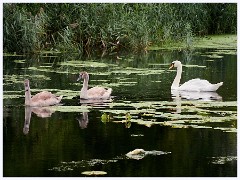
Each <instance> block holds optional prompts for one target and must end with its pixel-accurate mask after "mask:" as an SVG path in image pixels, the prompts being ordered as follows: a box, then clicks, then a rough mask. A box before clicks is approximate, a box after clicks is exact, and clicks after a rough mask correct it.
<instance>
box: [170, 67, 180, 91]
mask: <svg viewBox="0 0 240 180" xmlns="http://www.w3.org/2000/svg"><path fill="white" fill-rule="evenodd" d="M181 75H182V65H180V66H178V67H177V75H176V76H175V79H174V81H173V83H172V86H171V89H177V88H178V87H179V84H180V80H181Z"/></svg>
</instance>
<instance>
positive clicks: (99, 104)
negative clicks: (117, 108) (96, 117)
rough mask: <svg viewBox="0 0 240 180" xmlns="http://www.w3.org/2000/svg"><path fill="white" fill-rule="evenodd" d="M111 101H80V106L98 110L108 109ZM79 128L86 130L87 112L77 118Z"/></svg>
mask: <svg viewBox="0 0 240 180" xmlns="http://www.w3.org/2000/svg"><path fill="white" fill-rule="evenodd" d="M110 102H112V99H111V98H110V99H80V104H81V106H94V107H98V108H102V107H108V106H109V103H110ZM77 120H78V123H79V127H80V128H81V129H85V128H87V125H88V122H89V120H88V112H82V115H81V117H79V118H77Z"/></svg>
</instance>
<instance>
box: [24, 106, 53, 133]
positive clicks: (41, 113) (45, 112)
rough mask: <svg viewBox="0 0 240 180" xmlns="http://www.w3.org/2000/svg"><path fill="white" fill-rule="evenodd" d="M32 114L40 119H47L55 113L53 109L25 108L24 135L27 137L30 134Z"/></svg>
mask: <svg viewBox="0 0 240 180" xmlns="http://www.w3.org/2000/svg"><path fill="white" fill-rule="evenodd" d="M32 112H33V113H34V114H36V115H37V116H38V117H41V118H47V117H51V115H52V113H54V112H55V110H53V109H52V108H51V107H30V106H25V121H24V127H23V134H25V135H27V134H28V133H29V127H30V122H31V116H32Z"/></svg>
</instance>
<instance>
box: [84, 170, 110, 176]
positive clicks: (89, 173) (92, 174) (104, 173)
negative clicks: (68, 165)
mask: <svg viewBox="0 0 240 180" xmlns="http://www.w3.org/2000/svg"><path fill="white" fill-rule="evenodd" d="M81 174H83V175H87V176H100V175H106V174H107V172H105V171H84V172H82V173H81Z"/></svg>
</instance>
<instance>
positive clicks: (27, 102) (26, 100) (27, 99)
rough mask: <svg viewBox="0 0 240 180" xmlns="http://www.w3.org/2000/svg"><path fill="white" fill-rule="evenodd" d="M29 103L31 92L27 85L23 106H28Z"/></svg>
mask: <svg viewBox="0 0 240 180" xmlns="http://www.w3.org/2000/svg"><path fill="white" fill-rule="evenodd" d="M30 101H31V92H30V86H29V84H28V85H27V86H25V105H29V103H30Z"/></svg>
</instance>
